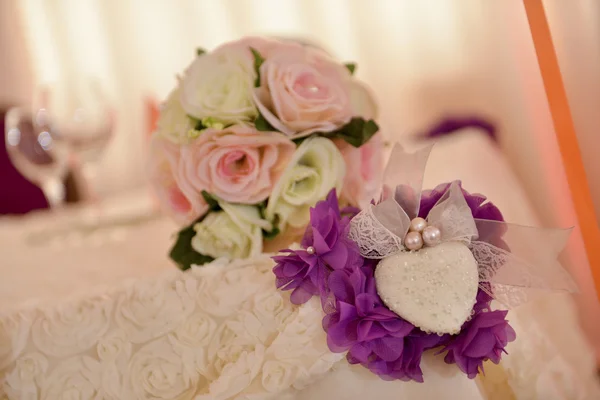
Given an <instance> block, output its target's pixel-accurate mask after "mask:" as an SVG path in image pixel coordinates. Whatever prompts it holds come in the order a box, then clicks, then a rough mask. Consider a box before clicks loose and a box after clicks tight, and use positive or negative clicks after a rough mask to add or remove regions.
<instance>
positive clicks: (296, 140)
mask: <svg viewBox="0 0 600 400" xmlns="http://www.w3.org/2000/svg"><path fill="white" fill-rule="evenodd" d="M318 134H319V133H318V132H316V133H315V135H318ZM311 136H313V135H310V136H304V137H301V138H297V139H292V142H294V143H295V144H296V146H300V145H301V144H302V142H304V141H305V140H306V139H308V138H309V137H311Z"/></svg>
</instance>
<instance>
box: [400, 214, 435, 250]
mask: <svg viewBox="0 0 600 400" xmlns="http://www.w3.org/2000/svg"><path fill="white" fill-rule="evenodd" d="M441 241H442V232H440V230H439V229H438V228H436V227H435V226H433V225H427V221H425V219H423V218H421V217H417V218H413V220H412V221H410V227H409V228H408V233H407V234H406V236H405V237H404V246H406V248H407V249H408V250H411V251H413V250H419V249H420V248H422V247H423V246H429V247H433V246H435V245H437V244H440V242H441Z"/></svg>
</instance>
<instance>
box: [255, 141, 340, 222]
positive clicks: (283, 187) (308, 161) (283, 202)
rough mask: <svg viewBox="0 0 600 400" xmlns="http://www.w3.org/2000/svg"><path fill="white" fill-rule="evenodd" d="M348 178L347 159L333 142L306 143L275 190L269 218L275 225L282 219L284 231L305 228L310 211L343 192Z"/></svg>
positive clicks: (267, 213)
mask: <svg viewBox="0 0 600 400" xmlns="http://www.w3.org/2000/svg"><path fill="white" fill-rule="evenodd" d="M345 174H346V164H345V163H344V158H343V157H342V154H341V153H340V151H339V150H338V149H337V147H336V146H335V144H334V143H333V142H332V141H331V140H329V139H327V138H323V137H312V138H309V139H306V140H305V141H304V142H302V144H301V145H300V146H299V147H298V149H296V152H295V153H294V156H293V157H292V159H291V160H290V163H289V164H288V166H287V168H286V170H285V171H284V172H283V174H282V175H281V178H280V179H279V181H278V182H277V184H276V185H275V187H274V188H273V192H272V193H271V196H270V197H269V201H268V204H267V209H266V211H265V216H266V218H267V219H268V220H270V221H271V220H274V219H275V216H278V217H279V224H280V225H279V227H280V229H281V228H282V227H284V226H285V224H289V225H291V226H292V227H294V228H300V227H303V226H305V225H306V224H307V223H308V222H309V220H310V215H309V209H310V207H312V206H314V205H315V204H316V203H317V202H318V201H319V200H323V199H324V198H325V197H326V196H327V194H328V193H329V191H330V190H331V189H333V188H336V190H337V191H338V193H340V192H341V189H342V184H343V182H344V176H345Z"/></svg>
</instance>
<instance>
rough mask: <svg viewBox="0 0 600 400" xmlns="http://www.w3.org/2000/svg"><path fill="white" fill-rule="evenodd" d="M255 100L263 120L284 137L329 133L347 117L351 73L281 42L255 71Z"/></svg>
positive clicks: (325, 58) (349, 115)
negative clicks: (256, 82)
mask: <svg viewBox="0 0 600 400" xmlns="http://www.w3.org/2000/svg"><path fill="white" fill-rule="evenodd" d="M254 100H255V101H256V105H257V107H258V109H259V110H260V113H261V114H262V115H263V117H264V118H265V119H266V120H267V121H269V123H270V124H271V125H273V126H274V127H275V128H276V129H277V130H279V131H281V132H283V133H285V134H287V135H290V136H292V135H293V136H295V137H301V136H307V135H309V134H310V133H312V132H316V131H319V132H331V131H334V130H336V129H338V128H340V127H341V126H343V125H345V124H346V123H348V122H349V121H350V119H351V118H352V104H351V97H350V72H349V71H348V70H347V69H346V68H345V67H344V66H343V65H341V64H339V63H336V62H335V61H333V60H331V59H330V58H329V56H327V54H325V53H324V52H323V51H321V50H318V49H316V48H313V47H309V46H302V45H300V44H297V43H286V44H281V45H280V46H278V47H277V48H275V49H272V50H271V51H270V52H269V55H268V57H266V60H265V62H264V63H263V64H262V66H261V67H260V87H258V88H256V89H255V90H254Z"/></svg>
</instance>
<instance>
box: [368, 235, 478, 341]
mask: <svg viewBox="0 0 600 400" xmlns="http://www.w3.org/2000/svg"><path fill="white" fill-rule="evenodd" d="M375 279H376V282H377V292H378V293H379V296H380V297H381V299H382V300H383V302H384V303H385V305H386V306H388V308H389V309H390V310H392V311H393V312H395V313H396V314H398V315H399V316H401V317H402V318H404V319H405V320H407V321H408V322H410V323H411V324H413V325H415V326H417V327H419V328H421V329H422V330H424V331H426V332H436V333H452V334H454V333H458V332H459V331H460V328H461V326H462V325H463V323H464V322H465V321H466V320H467V319H468V318H469V316H470V315H471V311H472V310H473V305H474V304H475V301H476V297H477V288H478V285H479V275H478V270H477V262H476V261H475V258H474V257H473V254H472V253H471V250H469V248H468V247H467V246H465V245H464V244H462V243H459V242H444V243H441V244H439V245H437V246H434V247H425V248H423V249H421V250H418V251H410V252H409V251H404V252H400V253H396V254H394V255H392V256H389V257H386V258H384V259H383V260H381V261H380V262H379V264H378V265H377V268H376V269H375Z"/></svg>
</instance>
